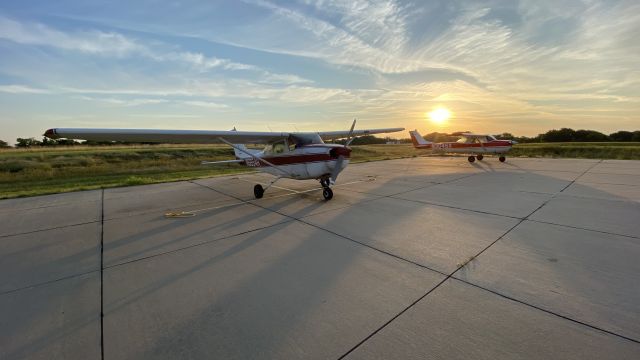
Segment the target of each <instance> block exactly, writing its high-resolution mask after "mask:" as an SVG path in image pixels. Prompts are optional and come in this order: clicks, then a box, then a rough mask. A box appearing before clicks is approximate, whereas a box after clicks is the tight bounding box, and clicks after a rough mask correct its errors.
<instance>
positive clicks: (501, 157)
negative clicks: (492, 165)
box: [498, 156, 507, 162]
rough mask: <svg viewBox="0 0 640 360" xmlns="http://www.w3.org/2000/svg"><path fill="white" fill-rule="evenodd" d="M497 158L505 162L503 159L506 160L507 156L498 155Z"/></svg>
mask: <svg viewBox="0 0 640 360" xmlns="http://www.w3.org/2000/svg"><path fill="white" fill-rule="evenodd" d="M498 160H500V162H505V161H506V160H507V158H506V157H504V156H500V157H499V158H498Z"/></svg>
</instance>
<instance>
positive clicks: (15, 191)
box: [0, 143, 640, 199]
mask: <svg viewBox="0 0 640 360" xmlns="http://www.w3.org/2000/svg"><path fill="white" fill-rule="evenodd" d="M424 154H426V153H425V152H423V151H416V150H415V149H413V147H411V145H408V144H401V145H361V146H354V147H353V153H352V162H364V161H376V160H387V159H397V158H403V157H413V156H420V155H424ZM509 156H530V157H568V158H592V159H596V158H597V159H640V143H559V144H519V145H517V146H516V147H514V149H513V150H512V152H511V153H510V154H509ZM231 158H233V150H232V149H231V148H229V147H227V146H218V145H196V146H185V145H146V146H118V147H116V146H108V147H81V146H78V147H69V148H62V147H55V148H33V149H8V150H0V199H4V198H13V197H20V196H33V195H41V194H50V193H58V192H67V191H76V190H88V189H99V188H108V187H118V186H128V185H142V184H151V183H157V182H167V181H177V180H187V179H196V178H202V177H210V176H217V175H226V174H233V173H240V172H248V171H252V170H251V169H247V168H246V167H243V166H240V165H237V164H227V165H216V166H202V165H200V162H201V161H203V160H208V161H215V160H226V159H231Z"/></svg>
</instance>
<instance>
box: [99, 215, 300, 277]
mask: <svg viewBox="0 0 640 360" xmlns="http://www.w3.org/2000/svg"><path fill="white" fill-rule="evenodd" d="M294 220H295V219H289V220H286V221H282V222H278V223H275V224H271V225H267V226H263V227H260V228H257V229H251V230H247V231H242V232H239V233H237V234H232V235H228V236H225V237H221V238H219V239H213V240H207V241H202V242H199V243H196V244H191V245H188V246H185V247H181V248H179V249H173V250H169V251H165V252H161V253H158V254H152V255H147V256H144V257H141V258H137V259H131V260H127V261H123V262H119V263H116V264H112V265H107V266H105V267H104V269H105V270H109V269H113V268H116V267H118V266H122V265H128V264H131V263H135V262H138V261H142V260H147V259H152V258H155V257H158V256H162V255H167V254H172V253H176V252H180V251H183V250H188V249H191V248H194V247H199V246H203V245H207V244H212V243H214V242H218V241H222V240H227V239H231V238H233V237H236V236H240V235H245V234H250V233H252V232H256V231H260V230H264V229H268V228H272V227H274V226H278V225H282V224H286V223H290V222H293V221H294Z"/></svg>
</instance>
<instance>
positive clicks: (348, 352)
mask: <svg viewBox="0 0 640 360" xmlns="http://www.w3.org/2000/svg"><path fill="white" fill-rule="evenodd" d="M597 164H598V163H596V165H597ZM594 166H595V165H594ZM591 168H592V167H591ZM591 168H589V169H591ZM589 169H588V170H589ZM588 170H586V171H585V173H586V172H587V171H588ZM580 176H582V175H580ZM580 176H578V178H579V177H580ZM578 178H576V180H577V179H578ZM574 181H575V180H574ZM571 184H573V182H571V183H570V184H569V185H567V186H566V187H565V189H566V188H567V187H569V186H570V185H571ZM563 190H564V189H563ZM561 192H562V191H561ZM556 195H557V194H556ZM554 197H555V195H554V196H552V197H550V198H549V199H547V200H546V201H545V202H544V203H543V204H542V205H540V206H539V207H538V208H536V209H535V210H533V211H532V212H531V213H530V214H529V215H527V216H526V217H524V218H520V220H519V221H518V222H517V223H516V224H515V225H513V226H512V227H511V228H510V229H508V230H507V231H506V232H505V233H503V234H502V235H500V236H499V237H498V238H497V239H496V240H494V241H492V242H491V243H490V244H489V245H487V246H486V247H485V248H484V249H482V250H480V252H478V253H477V254H476V255H474V256H472V257H470V258H469V259H467V261H465V263H464V264H462V266H459V267H458V268H457V269H455V270H454V271H453V272H452V273H451V274H449V275H448V276H447V277H445V279H444V280H442V281H441V282H439V283H438V284H437V285H436V286H435V287H434V288H432V289H430V290H429V291H427V292H426V293H425V294H424V295H422V296H421V297H419V298H418V299H417V300H415V301H414V302H412V303H411V304H409V306H407V307H406V308H405V309H403V310H402V311H400V312H399V313H398V314H396V315H395V316H394V317H392V318H391V319H390V320H388V321H387V322H385V323H384V324H383V325H382V326H380V327H379V328H378V329H376V330H375V331H374V332H372V333H371V334H369V335H368V336H367V337H366V338H364V339H363V340H361V341H360V342H359V343H358V344H356V345H355V346H354V347H352V348H351V349H349V350H348V351H347V352H346V353H344V354H343V355H342V356H340V357H339V358H338V359H343V358H345V357H346V356H348V355H349V354H351V353H352V352H353V351H355V350H356V349H357V348H358V347H360V346H361V345H362V344H364V343H365V342H366V341H368V340H369V339H371V338H372V337H373V336H375V335H376V334H377V333H378V332H380V331H381V330H382V329H384V328H385V327H386V326H388V325H389V324H391V323H392V322H393V321H394V320H395V319H397V318H398V317H399V316H401V315H402V314H404V313H405V312H406V311H408V310H409V309H410V308H412V307H413V306H415V305H416V304H417V303H419V302H420V301H421V300H422V299H424V298H426V297H427V296H428V295H429V294H430V293H432V292H433V291H434V290H435V289H437V288H438V287H440V285H442V284H443V283H445V282H446V281H447V280H449V279H450V278H452V277H453V278H454V279H457V278H455V277H454V275H455V273H457V272H458V271H460V269H462V268H464V267H465V266H467V265H468V264H469V263H470V262H472V261H473V260H475V259H476V258H477V257H478V256H480V255H482V254H483V253H484V252H485V251H487V250H488V249H489V248H491V247H492V246H493V245H494V244H496V243H497V242H498V241H500V240H501V239H503V238H504V237H505V236H507V235H508V234H509V233H510V232H511V231H513V230H514V229H515V228H517V227H518V226H519V225H520V224H522V223H523V222H524V221H525V220H527V219H528V218H529V216H531V215H533V214H534V213H535V212H536V211H538V210H539V209H541V208H542V207H543V206H545V205H546V204H547V203H548V202H549V201H551V200H552V199H553V198H554ZM513 300H514V301H516V300H515V299H513ZM522 303H523V304H526V303H524V302H522ZM526 305H529V306H532V307H534V306H533V305H531V304H526ZM540 310H542V309H540ZM567 319H568V320H573V319H570V318H567ZM576 322H577V323H580V322H578V321H576ZM585 325H586V324H585ZM587 326H588V325H587Z"/></svg>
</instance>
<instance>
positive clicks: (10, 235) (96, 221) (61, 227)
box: [0, 220, 100, 239]
mask: <svg viewBox="0 0 640 360" xmlns="http://www.w3.org/2000/svg"><path fill="white" fill-rule="evenodd" d="M99 222H100V220H94V221H87V222H82V223H77V224H70V225H62V226H55V227H52V228H46V229H38V230H33V231H26V232H22V233H15V234H7V235H0V239H2V238H8V237H12V236H18V235H28V234H34V233H39V232H43V231H50V230H58V229H64V228H68V227H73V226H82V225H88V224H96V223H99Z"/></svg>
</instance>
